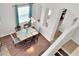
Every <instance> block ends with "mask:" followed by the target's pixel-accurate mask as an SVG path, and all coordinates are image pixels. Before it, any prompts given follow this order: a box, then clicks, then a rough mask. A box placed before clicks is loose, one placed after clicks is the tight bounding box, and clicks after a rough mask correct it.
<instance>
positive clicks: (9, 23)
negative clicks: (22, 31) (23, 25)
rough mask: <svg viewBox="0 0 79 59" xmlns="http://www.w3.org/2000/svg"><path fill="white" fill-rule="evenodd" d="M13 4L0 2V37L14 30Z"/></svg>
mask: <svg viewBox="0 0 79 59" xmlns="http://www.w3.org/2000/svg"><path fill="white" fill-rule="evenodd" d="M13 5H14V4H8V3H7V4H3V3H2V4H0V20H1V21H0V22H1V24H0V37H2V36H4V35H7V34H8V33H10V32H13V31H14V27H15V11H14V7H12V6H13Z"/></svg>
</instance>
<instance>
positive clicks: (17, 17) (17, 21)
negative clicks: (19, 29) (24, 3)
mask: <svg viewBox="0 0 79 59" xmlns="http://www.w3.org/2000/svg"><path fill="white" fill-rule="evenodd" d="M15 11H16V26H19V16H18V5H15Z"/></svg>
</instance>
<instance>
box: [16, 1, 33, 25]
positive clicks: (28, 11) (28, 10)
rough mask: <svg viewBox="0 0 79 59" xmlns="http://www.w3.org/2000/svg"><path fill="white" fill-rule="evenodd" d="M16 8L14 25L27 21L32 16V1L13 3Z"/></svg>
mask: <svg viewBox="0 0 79 59" xmlns="http://www.w3.org/2000/svg"><path fill="white" fill-rule="evenodd" d="M15 10H16V26H19V25H20V24H22V23H25V22H26V23H27V22H30V21H31V17H32V3H29V4H23V5H15Z"/></svg>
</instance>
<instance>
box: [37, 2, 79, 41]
mask: <svg viewBox="0 0 79 59" xmlns="http://www.w3.org/2000/svg"><path fill="white" fill-rule="evenodd" d="M41 6H42V10H43V12H42V15H41V23H40V28H41V33H42V34H43V35H44V36H45V37H46V38H47V40H48V41H51V40H53V34H52V33H54V32H53V31H55V28H54V25H55V24H56V23H55V20H56V19H57V14H58V12H59V10H60V9H62V8H67V9H68V10H70V11H71V13H73V14H74V15H75V16H76V17H79V4H78V3H74V4H73V3H69V4H68V3H66V4H65V3H47V4H45V3H43V4H41ZM44 8H49V9H51V10H52V14H53V15H52V17H51V19H49V20H50V21H49V27H48V29H46V28H44V27H43V25H42V23H43V20H44V18H43V13H44ZM38 11H39V10H38ZM38 11H37V12H38ZM66 24H67V23H66ZM66 24H64V25H65V26H66ZM37 27H39V26H37ZM77 31H78V30H77ZM78 35H79V33H78V32H77V33H75V36H77V37H76V38H75V39H74V40H75V41H77V42H79V39H78V38H79V37H78ZM51 36H52V37H51Z"/></svg>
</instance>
